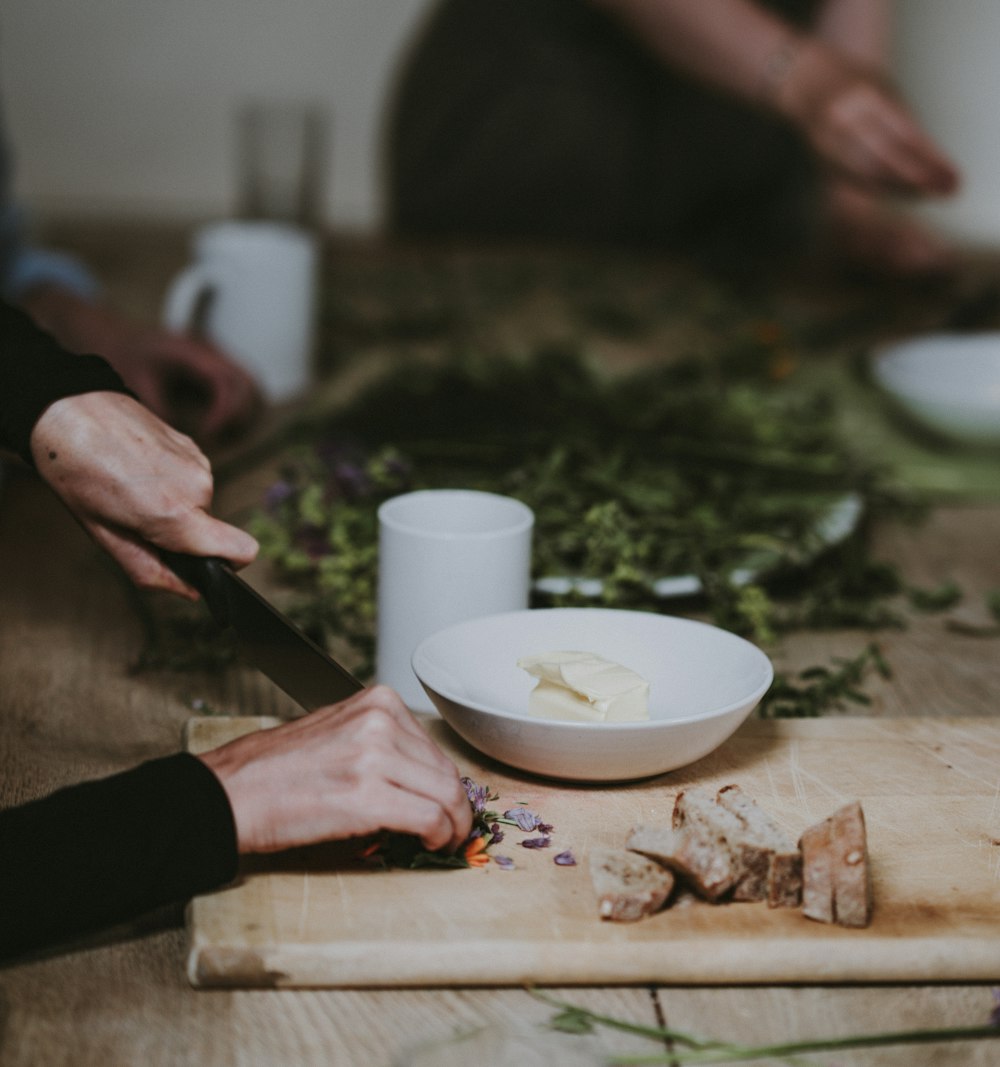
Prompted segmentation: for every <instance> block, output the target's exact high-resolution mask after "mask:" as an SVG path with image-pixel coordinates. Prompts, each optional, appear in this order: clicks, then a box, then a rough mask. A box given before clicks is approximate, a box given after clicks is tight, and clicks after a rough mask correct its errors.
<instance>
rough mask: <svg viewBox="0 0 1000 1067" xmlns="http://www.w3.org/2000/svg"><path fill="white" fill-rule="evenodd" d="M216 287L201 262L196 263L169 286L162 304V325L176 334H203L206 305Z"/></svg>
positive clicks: (212, 275)
mask: <svg viewBox="0 0 1000 1067" xmlns="http://www.w3.org/2000/svg"><path fill="white" fill-rule="evenodd" d="M218 284H219V279H218V278H216V277H215V276H214V272H213V271H211V270H210V269H209V267H208V266H207V265H206V264H204V263H195V264H194V265H193V266H190V267H188V268H187V269H186V270H183V271H181V273H180V274H178V275H177V277H176V278H175V279H174V280H173V281H172V282H171V283H170V286H169V288H168V289H167V295H166V297H165V298H164V301H163V325H164V326H165V327H166V328H167V329H168V330H171V331H173V332H175V333H195V334H198V333H203V332H204V329H203V327H204V321H205V316H206V313H207V308H208V305H209V304H210V303H211V300H212V296H213V294H214V292H215V290H216V288H217V286H218Z"/></svg>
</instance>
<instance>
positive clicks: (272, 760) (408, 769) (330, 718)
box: [201, 686, 472, 853]
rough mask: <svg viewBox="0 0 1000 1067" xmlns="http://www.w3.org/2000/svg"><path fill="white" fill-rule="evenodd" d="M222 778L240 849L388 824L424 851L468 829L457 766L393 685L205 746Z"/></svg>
mask: <svg viewBox="0 0 1000 1067" xmlns="http://www.w3.org/2000/svg"><path fill="white" fill-rule="evenodd" d="M201 759H202V760H203V762H204V763H205V764H206V765H207V766H208V767H209V769H210V770H211V771H212V772H213V773H214V774H215V775H216V777H217V778H218V779H219V781H220V782H221V783H222V787H223V788H224V789H225V791H226V795H227V796H228V797H229V802H230V805H231V806H232V809H233V815H234V817H235V820H236V837H237V843H238V847H239V850H240V852H242V853H247V852H275V851H278V850H279V849H285V848H292V847H294V846H297V845H306V844H312V843H315V842H319V841H335V840H343V839H346V838H350V837H363V836H365V835H367V834H372V833H376V832H377V831H379V830H394V831H398V832H400V833H407V834H413V835H415V836H416V837H419V838H420V840H421V841H422V842H423V844H424V847H425V848H427V849H428V850H430V851H435V850H437V849H440V848H446V847H447V848H451V849H456V848H458V847H459V846H460V845H461V844H462V843H463V842H464V841H465V839H466V838H467V837H468V834H469V831H470V830H471V828H472V811H471V807H470V805H469V798H468V794H467V793H466V791H465V789H464V787H463V786H462V783H461V780H460V778H459V774H458V770H457V769H456V767H455V765H454V764H453V763H452V762H451V761H450V760H449V759H448V758H447V757H446V756H445V755H444V754H443V753H442V752H441V751H440V749H438V748H437V747H436V746H435V745H434V744H433V742H432V741H431V740H430V738H429V737H428V736H427V734H426V733H425V732H424V731H423V730H422V729H421V727H420V725H419V724H418V723H417V721H416V720H415V719H414V718H413V716H412V715H411V714H410V712H409V711H408V710H407V708H406V706H405V705H404V704H403V701H402V700H401V699H400V697H399V696H398V694H396V693H395V692H394V691H393V690H392V689H389V688H387V687H386V686H375V687H373V688H371V689H364V690H362V691H361V692H360V693H357V694H355V695H354V696H352V697H349V698H348V699H347V700H344V701H342V702H341V703H339V704H334V705H331V706H329V707H325V708H320V709H319V710H318V711H314V712H312V713H311V714H309V715H305V716H303V717H302V718H300V719H294V720H292V721H291V722H287V723H283V724H282V725H281V726H277V727H274V728H273V729H270V730H261V731H258V732H257V733H252V734H247V735H246V736H244V737H240V738H238V739H237V740H235V741H231V742H230V743H229V744H227V745H224V746H222V747H221V748H217V749H214V750H212V751H211V752H206V753H204V754H202V756H201Z"/></svg>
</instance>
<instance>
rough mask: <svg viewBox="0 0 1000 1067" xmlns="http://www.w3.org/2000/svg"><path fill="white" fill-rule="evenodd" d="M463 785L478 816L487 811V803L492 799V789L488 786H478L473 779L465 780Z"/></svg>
mask: <svg viewBox="0 0 1000 1067" xmlns="http://www.w3.org/2000/svg"><path fill="white" fill-rule="evenodd" d="M462 785H463V787H464V788H465V795H466V796H467V797H468V798H469V803H470V804H471V805H472V810H473V811H474V812H475V813H476V814H477V815H478V814H479V813H480V812H483V811H485V810H486V802H487V801H488V800H489V799H490V787H489V786H488V785H476V783H475V782H474V781H473V780H472V779H471V778H463V779H462Z"/></svg>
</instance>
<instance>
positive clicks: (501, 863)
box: [493, 856, 514, 871]
mask: <svg viewBox="0 0 1000 1067" xmlns="http://www.w3.org/2000/svg"><path fill="white" fill-rule="evenodd" d="M493 862H494V863H495V864H496V865H497V866H498V867H499V868H500V870H502V871H512V870H513V869H514V861H513V860H512V859H511V858H510V856H494V857H493Z"/></svg>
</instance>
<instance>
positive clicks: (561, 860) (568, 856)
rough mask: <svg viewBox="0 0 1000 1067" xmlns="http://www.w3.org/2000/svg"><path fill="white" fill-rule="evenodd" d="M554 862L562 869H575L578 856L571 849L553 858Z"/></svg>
mask: <svg viewBox="0 0 1000 1067" xmlns="http://www.w3.org/2000/svg"><path fill="white" fill-rule="evenodd" d="M552 862H553V863H558V864H559V866H560V867H575V866H576V856H574V855H573V853H572V852H571V851H570V850H569V849H566V851H565V852H560V853H559V855H557V856H553V857H552Z"/></svg>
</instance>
